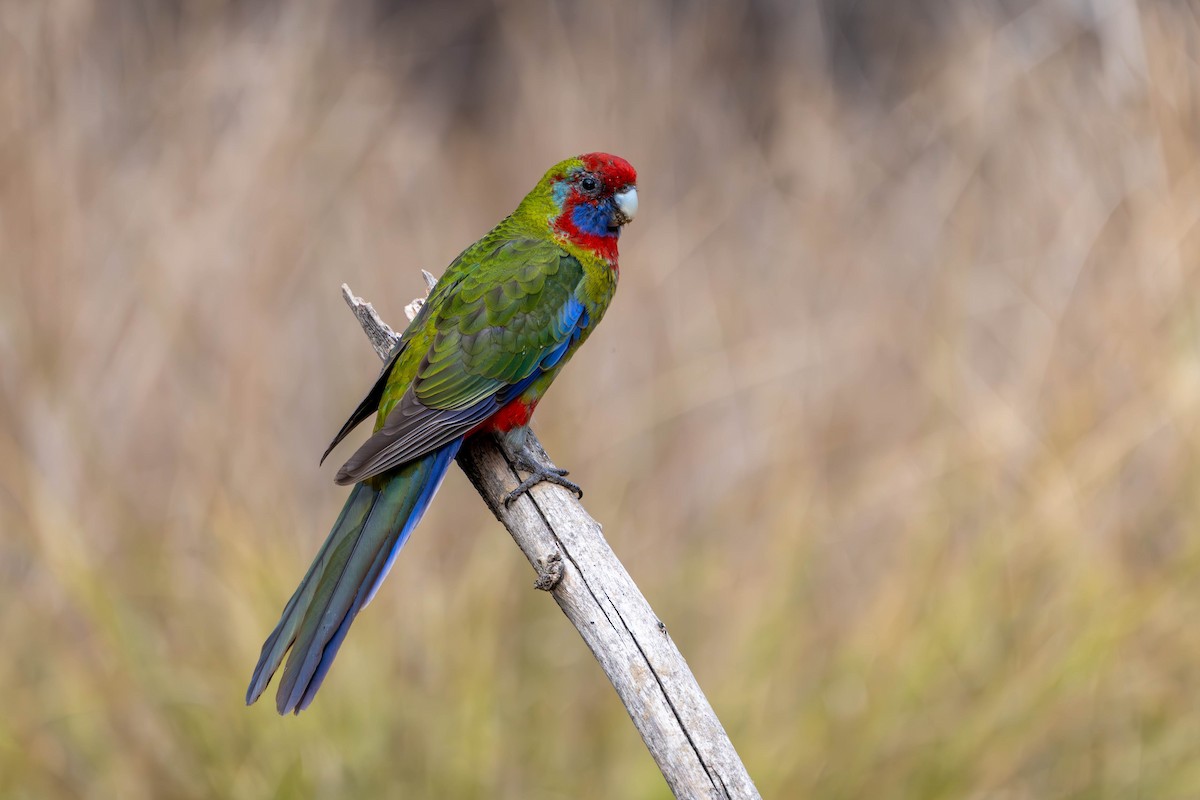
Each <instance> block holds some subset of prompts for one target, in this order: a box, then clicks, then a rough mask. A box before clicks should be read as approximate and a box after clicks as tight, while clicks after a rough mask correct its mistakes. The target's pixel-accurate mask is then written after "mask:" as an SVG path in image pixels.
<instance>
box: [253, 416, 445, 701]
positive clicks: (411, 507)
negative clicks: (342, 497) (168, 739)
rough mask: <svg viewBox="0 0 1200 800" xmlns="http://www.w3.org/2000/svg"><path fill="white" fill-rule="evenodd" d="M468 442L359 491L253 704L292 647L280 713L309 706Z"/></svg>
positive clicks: (311, 572) (263, 666) (298, 603)
mask: <svg viewBox="0 0 1200 800" xmlns="http://www.w3.org/2000/svg"><path fill="white" fill-rule="evenodd" d="M461 444H462V439H458V440H456V441H453V442H451V443H450V444H448V445H446V446H444V447H442V448H441V449H440V450H435V451H434V452H432V453H430V454H429V455H427V456H425V457H424V458H421V459H419V460H417V461H413V462H411V463H409V464H405V465H404V466H403V467H400V468H398V469H397V470H396V471H394V472H392V473H389V474H388V475H386V476H384V477H382V478H377V479H374V480H372V481H369V482H366V483H359V484H356V485H355V486H354V489H353V490H352V491H351V492H350V497H349V499H348V500H346V505H345V507H344V508H343V509H342V513H341V515H340V516H339V517H338V519H337V522H335V523H334V525H333V530H332V531H330V533H329V537H328V538H327V539H326V540H325V544H323V545H322V546H321V550H320V552H319V553H317V557H316V558H315V559H314V560H313V563H312V566H311V567H309V568H308V573H307V574H306V575H305V576H304V580H302V581H300V585H299V586H298V587H297V588H296V593H295V594H293V595H292V599H291V600H289V601H288V604H287V606H285V607H284V609H283V616H281V617H280V618H279V624H278V625H276V626H275V630H274V631H272V632H271V635H270V636H269V637H267V641H266V642H265V643H263V648H262V654H261V655H260V656H259V658H258V666H256V667H255V668H254V675H253V676H252V677H251V678H250V688H249V689H247V690H246V704H247V705H249V704H250V703H253V702H254V701H255V700H257V699H258V698H259V696H260V695H261V694H262V693H263V691H264V690H265V689H266V688H267V684H268V683H270V681H271V676H272V675H274V674H275V671H276V670H277V669H279V664H280V663H281V662H282V661H283V657H284V655H285V654H287V652H288V649H289V648H290V649H291V655H289V656H288V659H287V666H285V667H284V668H283V677H282V678H281V679H280V681H279V691H278V693H277V694H276V702H275V705H276V708H278V709H279V713H280V714H287V713H288V712H293V713H296V714H299V713H300V712H301V711H302V710H304V709H305V708H308V705H309V703H311V702H312V701H313V697H314V696H316V694H317V689H319V688H321V682H322V681H323V680H325V675H326V673H328V672H329V667H330V665H331V664H333V658H334V656H336V655H337V651H338V648H339V647H341V644H342V640H343V639H344V638H346V632H347V631H348V630H350V623H352V622H353V621H354V617H355V616H357V615H358V612H359V611H361V610H362V609H363V607H364V606H366V605H367V603H369V602H371V598H372V597H374V596H375V592H376V590H378V589H379V584H380V583H382V582H383V579H384V576H386V575H387V573H388V570H389V569H391V567H392V562H393V561H394V560H395V559H396V553H397V552H399V550H400V548H401V547H402V546H403V545H404V542H405V541H406V540H407V539H408V536H409V534H410V533H412V530H413V528H415V527H416V526H417V522H419V521H420V519H421V515H422V514H423V513H425V509H426V508H427V507H428V506H429V501H430V500H431V499H433V495H434V493H435V492H437V490H438V486H440V485H441V483H442V478H444V477H445V476H446V470H447V469H449V467H450V462H452V461H453V460H454V456H455V455H456V454H457V453H458V448H459V446H460V445H461Z"/></svg>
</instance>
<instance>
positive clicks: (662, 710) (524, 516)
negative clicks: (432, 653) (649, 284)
mask: <svg viewBox="0 0 1200 800" xmlns="http://www.w3.org/2000/svg"><path fill="white" fill-rule="evenodd" d="M424 274H425V279H426V282H427V283H429V284H430V286H432V282H433V277H432V276H431V275H429V273H424ZM342 294H343V296H344V297H345V299H346V303H347V304H348V305H349V306H350V309H351V310H352V311H353V312H354V315H355V316H356V317H357V318H358V321H359V323H360V324H361V325H362V327H363V330H364V331H365V332H366V334H367V337H368V338H369V339H370V340H371V346H372V347H374V348H375V352H376V353H377V354H378V355H379V357H380V358H386V357H387V355H388V353H389V351H390V350H391V348H392V346H393V345H394V344H395V342H396V339H397V338H398V336H397V334H396V333H395V332H394V331H392V329H391V328H390V327H388V326H387V324H386V323H384V322H383V321H382V320H381V319H380V318H379V316H378V315H377V314H376V313H375V309H374V308H372V307H371V305H370V304H369V303H366V302H364V301H363V300H362V299H361V298H358V297H355V296H354V295H353V294H352V293H351V292H350V287H348V286H346V285H345V284H342ZM421 302H422V301H421V300H415V301H413V303H412V304H410V305H409V306H408V307H407V308H406V309H405V312H406V313H407V314H408V316H409V319H412V317H413V316H414V315H415V314H416V312H417V310H418V309H419V308H420V304H421ZM530 440H531V443H532V445H533V447H534V448H535V450H536V451H537V452H539V454H540V455H541V457H542V458H543V459H544V460H546V461H549V459H548V458H547V457H546V454H545V451H544V450H543V449H542V446H541V444H540V443H539V442H538V441H537V439H536V438H535V437H533V436H532V434H531V435H530ZM458 464H459V466H460V467H462V470H463V472H465V473H466V474H467V477H468V478H469V479H470V481H471V483H472V484H474V485H475V488H476V489H477V490H478V491H479V494H480V495H481V496H482V497H483V499H484V501H485V502H486V503H487V504H488V507H489V508H491V509H492V513H493V514H495V515H496V518H497V519H498V520H500V522H501V523H503V524H504V527H505V528H507V529H508V532H509V533H510V534H512V537H513V540H514V541H516V543H517V545H518V546H519V547H520V548H521V551H522V552H523V553H525V557H526V558H527V559H529V563H530V564H532V565H533V567H534V569H536V570H537V572H538V578H537V581H536V582H535V583H534V586H535V587H536V588H538V589H544V590H546V591H548V592H550V593H551V595H553V597H554V600H555V601H556V602H557V603H558V606H559V608H561V609H562V611H563V613H564V614H566V615H567V619H569V620H571V624H573V625H574V626H575V627H576V629H577V630H578V631H579V635H580V636H582V637H583V640H584V641H585V642H587V646H588V647H589V648H591V651H592V654H593V655H595V657H596V660H597V661H599V662H600V666H601V667H602V668H603V669H604V672H605V674H606V675H608V679H609V680H610V681H611V682H612V685H613V687H614V688H615V689H616V690H617V694H618V695H620V697H621V702H622V703H624V704H625V708H626V709H627V710H628V711H629V716H630V718H631V719H632V720H633V724H634V725H636V726H637V729H638V732H639V733H640V734H641V735H642V740H643V741H644V742H645V743H646V747H647V748H648V749H649V750H650V755H652V756H653V757H654V760H655V762H656V763H657V764H658V768H659V769H660V770H662V774H663V777H664V778H666V780H667V784H668V785H669V786H670V787H671V791H672V792H674V793H675V796H676V797H679V798H722V799H724V798H728V799H729V800H740V798H758V797H759V794H758V790H757V789H755V788H754V782H753V781H751V780H750V775H749V774H748V773H747V772H746V767H745V766H744V765H743V764H742V762H741V759H739V758H738V754H737V751H735V750H734V749H733V744H732V743H731V742H730V741H729V737H728V735H726V733H725V729H724V728H722V727H721V722H720V720H718V719H717V715H716V714H715V713H714V712H713V709H712V706H711V705H709V702H708V699H707V698H706V697H705V696H704V693H703V692H702V691H700V686H699V685H698V684H697V683H696V678H695V677H694V676H693V675H692V672H691V670H690V669H688V665H687V662H686V661H684V659H683V655H682V654H680V652H679V648H677V647H676V646H675V643H674V642H673V641H672V640H671V636H670V634H668V633H667V628H666V626H665V625H664V624H663V623H662V622H660V621H659V619H658V617H656V616H655V615H654V611H653V610H652V609H651V608H650V604H649V603H647V602H646V598H644V597H643V596H642V593H641V592H640V591H639V590H638V587H637V585H636V584H634V582H633V579H632V578H630V577H629V573H628V572H626V571H625V568H624V567H623V566H622V565H621V562H620V561H618V560H617V557H616V555H615V554H614V553H613V551H612V548H610V547H609V546H608V542H607V541H605V539H604V535H603V533H601V530H600V524H599V523H598V522H596V521H595V520H594V519H592V518H591V517H590V516H589V515H588V513H587V512H586V511H585V510H584V509H583V506H582V505H581V504H580V503H579V501H578V500H577V499H575V495H574V494H572V493H571V492H569V491H567V490H565V489H563V488H561V487H559V486H554V485H551V484H546V483H543V484H540V485H538V486H536V487H534V488H533V490H532V491H531V492H529V493H527V494H526V495H524V496H523V497H521V498H520V499H519V500H517V501H516V502H515V503H513V504H512V505H511V506H507V507H506V506H505V505H504V497H505V496H506V495H507V494H508V493H509V492H510V491H512V490H513V489H514V488H515V487H516V485H517V484H518V483H519V482H520V478H519V477H518V474H517V472H516V471H515V469H514V467H513V466H512V465H511V464H509V463H508V461H507V460H506V459H505V457H504V455H503V453H502V451H501V450H500V448H499V447H498V446H497V445H496V444H495V442H493V441H492V440H491V439H489V438H487V437H483V436H477V437H474V438H473V439H471V440H469V441H468V442H467V443H466V444H465V445H464V447H463V448H462V450H461V451H460V452H459V455H458ZM563 700H564V704H567V703H569V698H563Z"/></svg>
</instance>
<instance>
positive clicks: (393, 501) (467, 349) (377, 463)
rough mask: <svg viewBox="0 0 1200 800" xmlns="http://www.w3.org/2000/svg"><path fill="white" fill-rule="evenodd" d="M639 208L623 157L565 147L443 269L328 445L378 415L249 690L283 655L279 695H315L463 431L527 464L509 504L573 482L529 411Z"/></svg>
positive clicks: (289, 706)
mask: <svg viewBox="0 0 1200 800" xmlns="http://www.w3.org/2000/svg"><path fill="white" fill-rule="evenodd" d="M637 209H638V194H637V173H636V172H635V171H634V168H633V167H632V166H631V165H630V164H629V162H628V161H626V160H625V159H623V158H620V157H618V156H614V155H609V154H607V153H588V154H586V155H582V156H577V157H575V158H569V159H567V160H565V161H562V162H560V163H558V164H555V165H554V166H553V167H551V168H550V169H549V170H548V171H547V172H546V173H545V175H544V176H543V177H542V179H541V180H540V181H538V183H537V185H536V186H535V187H534V188H533V190H532V191H530V192H529V194H527V195H526V196H525V197H524V199H523V200H521V202H520V203H519V204H518V205H517V207H516V210H515V211H513V212H512V213H511V214H509V215H508V216H507V217H505V218H504V219H503V220H501V221H500V223H499V224H497V225H496V226H495V227H494V228H492V229H491V230H490V231H488V232H487V233H486V234H484V235H483V237H482V238H480V239H479V240H478V241H477V242H475V243H474V244H472V245H471V246H469V247H468V248H467V249H465V250H463V251H462V253H460V254H459V256H458V257H457V258H455V259H454V260H453V261H452V262H451V263H450V266H448V267H447V268H446V271H445V272H444V274H443V275H442V276H441V278H439V279H438V281H437V282H436V283H435V284H434V286H433V288H432V289H431V290H430V293H429V296H428V297H427V298H426V300H425V302H424V304H423V305H422V306H421V308H420V310H419V311H418V312H417V314H416V316H415V317H413V319H412V321H411V322H410V323H409V325H408V327H407V328H406V329H405V330H404V332H403V333H402V334H401V336H400V338H399V340H398V341H397V343H396V345H395V346H394V347H393V348H392V351H391V352H390V353H389V355H388V358H387V361H386V364H385V366H384V367H383V370H382V371H381V372H380V374H379V377H378V378H377V379H376V381H375V384H374V385H373V386H372V387H371V389H370V391H369V392H367V395H366V397H365V398H364V399H363V401H362V402H361V403H359V405H358V407H357V408H356V409H355V410H354V412H353V413H352V414H351V415H350V418H349V419H348V420H347V421H346V424H345V425H343V426H342V428H341V430H339V431H338V432H337V435H336V436H335V437H334V439H333V441H332V443H331V444H330V445H329V447H328V448H327V449H326V451H325V454H324V455H323V456H322V457H321V463H324V461H325V459H326V458H327V457H328V456H329V454H330V452H332V451H333V449H334V448H335V447H336V446H337V445H338V444H339V443H340V442H341V441H342V439H344V438H345V437H346V435H347V434H348V433H350V431H352V430H353V429H354V428H355V427H356V426H357V425H358V424H359V423H361V422H363V421H364V420H366V419H368V418H369V417H371V416H372V415H374V416H375V427H374V433H372V435H371V436H370V437H369V438H368V439H367V440H366V442H364V443H363V445H362V446H361V447H359V448H358V450H356V451H355V452H354V453H353V455H351V456H350V458H349V460H347V461H346V462H345V464H343V465H342V467H341V469H339V470H338V472H337V476H336V479H335V480H336V482H337V483H338V484H341V485H353V488H352V489H351V490H350V496H349V497H348V498H347V500H346V504H345V506H344V507H343V508H342V512H341V514H340V515H339V516H338V518H337V520H336V521H335V522H334V524H333V528H332V530H331V531H330V533H329V536H328V537H327V538H326V539H325V543H324V544H323V545H322V546H321V549H320V550H319V551H318V552H317V555H316V558H314V559H313V562H312V565H311V566H310V567H309V568H308V572H307V573H306V574H305V575H304V578H303V579H302V580H301V581H300V585H299V586H298V587H297V588H296V591H295V593H293V595H292V597H291V599H290V600H288V602H287V605H285V606H284V609H283V613H282V615H281V616H280V618H279V623H278V624H277V625H276V626H275V629H274V630H273V631H272V632H271V635H270V636H269V637H267V640H266V642H265V643H264V644H263V646H262V652H261V654H260V656H259V659H258V664H257V665H256V666H255V668H254V674H253V675H252V677H251V679H250V686H249V688H248V689H247V690H246V704H247V705H251V704H253V703H254V702H255V701H256V700H258V698H259V697H260V696H261V695H262V693H263V692H264V691H265V690H266V688H267V685H268V684H269V683H270V681H271V679H272V677H273V676H274V674H275V673H276V671H278V669H279V666H280V664H281V663H283V661H284V658H285V657H286V658H287V663H286V664H285V665H284V668H283V674H282V677H281V678H280V681H279V687H278V690H277V693H276V709H277V710H278V712H279V713H280V714H281V715H286V714H288V713H294V714H299V713H300V712H301V711H302V710H304V709H306V708H308V706H309V705H310V704H311V703H312V701H313V698H314V697H315V696H316V693H317V690H318V689H319V688H320V687H321V684H322V682H323V681H324V680H325V677H326V675H327V674H328V672H329V668H330V666H331V665H332V663H333V660H334V657H335V656H336V655H337V652H338V649H339V648H340V647H341V645H342V641H343V640H344V639H345V637H346V633H347V632H348V631H349V629H350V625H351V624H352V623H353V622H354V619H355V617H356V616H357V615H358V613H359V612H360V611H361V610H362V609H363V608H364V607H365V606H366V605H367V604H368V603H370V602H371V599H372V598H373V597H374V596H375V593H376V591H378V589H379V586H380V584H381V583H382V582H383V579H384V577H385V576H386V575H387V573H388V571H389V570H390V569H391V567H392V563H393V562H394V561H395V558H396V554H397V552H398V551H399V550H400V548H401V547H402V546H403V545H404V543H405V541H407V539H408V537H409V535H410V534H411V533H412V531H413V529H414V528H415V527H416V525H417V523H418V521H419V520H420V519H421V515H422V514H423V513H424V512H425V510H426V508H427V507H428V506H429V503H430V501H431V500H432V499H433V496H434V494H436V493H437V490H438V488H439V486H440V485H441V483H442V479H443V478H444V477H445V475H446V471H447V470H448V469H449V467H450V464H451V462H453V461H454V458H455V456H456V455H457V453H458V451H459V448H460V447H462V444H463V441H464V440H465V439H467V438H468V437H471V436H477V435H485V434H486V435H491V436H493V437H494V438H495V439H496V441H497V443H498V444H499V445H500V447H501V449H502V450H503V451H504V453H505V455H506V456H507V457H508V459H509V461H510V462H512V463H513V464H514V465H515V466H516V467H517V468H518V469H519V470H521V471H522V472H524V473H528V477H527V478H525V479H524V480H523V481H521V483H520V484H519V485H518V486H517V488H516V489H514V490H513V491H512V492H511V493H509V495H508V496H507V497H506V498H505V503H506V504H511V503H512V502H513V501H515V500H516V499H517V498H519V497H520V496H521V495H523V494H525V493H526V492H528V491H529V489H530V488H532V487H533V486H535V485H537V484H538V483H541V482H543V481H545V482H550V483H554V484H558V485H560V486H563V487H565V488H566V489H569V490H570V491H572V492H574V493H576V494H577V495H578V496H580V497H582V494H583V493H582V490H581V489H580V488H579V486H578V485H576V484H575V483H573V482H572V481H570V480H568V479H567V477H566V476H567V474H568V473H567V471H566V470H561V469H558V468H557V467H552V466H550V465H547V464H545V463H543V462H541V461H540V460H539V457H538V456H537V455H536V454H535V453H534V452H533V450H532V448H531V447H530V446H529V444H528V433H529V421H530V418H531V417H532V416H533V412H534V409H535V408H536V407H537V405H538V402H539V401H540V400H541V399H542V395H544V394H545V392H546V390H547V389H548V388H549V386H550V384H551V383H552V382H553V381H554V378H555V377H556V376H557V375H558V373H559V371H560V370H561V369H562V368H563V366H564V365H565V364H566V363H567V361H569V360H570V359H571V356H572V355H574V353H575V351H576V350H578V349H579V347H580V345H582V344H583V343H584V341H586V340H587V338H588V336H590V335H591V333H592V331H593V330H594V329H595V327H596V326H597V325H598V324H599V323H600V320H601V319H602V318H603V317H604V313H605V311H607V309H608V306H609V304H610V303H611V301H612V299H613V295H614V293H615V292H616V288H617V279H618V276H619V267H618V264H617V240H618V238H619V237H620V235H621V230H622V228H623V226H625V225H626V224H628V223H629V222H631V221H632V220H633V218H634V216H635V215H636V214H637Z"/></svg>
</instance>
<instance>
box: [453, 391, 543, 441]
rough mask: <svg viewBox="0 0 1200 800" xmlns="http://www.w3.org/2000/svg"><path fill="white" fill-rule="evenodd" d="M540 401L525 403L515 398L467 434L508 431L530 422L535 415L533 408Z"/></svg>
mask: <svg viewBox="0 0 1200 800" xmlns="http://www.w3.org/2000/svg"><path fill="white" fill-rule="evenodd" d="M537 404H538V401H537V400H534V401H533V402H532V403H528V404H526V403H524V402H522V401H521V400H520V399H517V400H513V401H512V402H510V403H509V404H508V405H506V406H504V408H502V409H500V410H499V411H497V412H496V413H495V414H492V415H491V416H490V417H488V418H487V419H485V420H484V421H483V422H481V423H479V424H478V425H476V426H475V427H474V428H472V429H471V432H470V433H468V434H467V435H468V436H470V435H471V434H475V433H479V432H480V431H495V432H497V433H507V432H508V431H511V430H512V429H513V428H519V427H521V426H522V425H528V424H529V418H530V417H532V416H533V410H534V409H535V408H537Z"/></svg>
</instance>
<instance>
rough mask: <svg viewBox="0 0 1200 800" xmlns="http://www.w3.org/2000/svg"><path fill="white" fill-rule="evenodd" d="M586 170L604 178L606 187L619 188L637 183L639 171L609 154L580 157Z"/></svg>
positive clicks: (589, 154)
mask: <svg viewBox="0 0 1200 800" xmlns="http://www.w3.org/2000/svg"><path fill="white" fill-rule="evenodd" d="M579 160H580V161H582V162H583V166H584V169H586V170H587V171H588V172H594V173H596V174H597V175H600V176H602V177H603V178H604V183H605V185H607V186H609V187H612V188H614V189H615V188H618V187H621V186H625V185H626V184H630V183H637V170H635V169H634V168H633V165H632V164H630V163H629V162H628V161H626V160H625V159H623V158H621V157H620V156H613V155H609V154H608V153H588V154H587V155H585V156H580V157H579Z"/></svg>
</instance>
